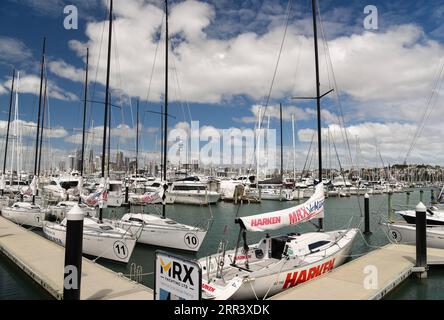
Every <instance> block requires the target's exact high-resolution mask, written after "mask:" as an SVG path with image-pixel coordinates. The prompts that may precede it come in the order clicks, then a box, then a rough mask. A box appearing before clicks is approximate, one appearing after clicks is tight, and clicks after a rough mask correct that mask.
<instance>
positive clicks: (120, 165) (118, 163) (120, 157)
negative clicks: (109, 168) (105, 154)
mask: <svg viewBox="0 0 444 320" xmlns="http://www.w3.org/2000/svg"><path fill="white" fill-rule="evenodd" d="M123 165H124V163H123V152H122V151H119V152H117V155H116V169H117V170H123Z"/></svg>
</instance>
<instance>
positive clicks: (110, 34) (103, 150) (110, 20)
mask: <svg viewBox="0 0 444 320" xmlns="http://www.w3.org/2000/svg"><path fill="white" fill-rule="evenodd" d="M112 33H113V0H110V7H109V30H108V60H107V65H106V87H105V117H104V120H103V143H102V178H104V177H105V158H106V133H107V130H108V128H107V126H108V108H109V76H110V68H111V41H112Z"/></svg>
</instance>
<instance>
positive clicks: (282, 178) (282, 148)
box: [279, 103, 284, 182]
mask: <svg viewBox="0 0 444 320" xmlns="http://www.w3.org/2000/svg"><path fill="white" fill-rule="evenodd" d="M279 119H280V127H281V128H280V131H281V174H280V175H281V182H283V180H284V145H283V142H284V139H283V133H282V103H279Z"/></svg>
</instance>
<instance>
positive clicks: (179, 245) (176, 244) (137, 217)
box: [115, 213, 207, 252]
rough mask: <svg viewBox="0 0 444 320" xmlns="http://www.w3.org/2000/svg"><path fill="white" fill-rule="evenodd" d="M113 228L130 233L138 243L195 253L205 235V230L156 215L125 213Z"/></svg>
mask: <svg viewBox="0 0 444 320" xmlns="http://www.w3.org/2000/svg"><path fill="white" fill-rule="evenodd" d="M115 226H117V227H119V228H122V229H125V230H129V231H131V232H132V233H133V234H134V235H135V236H136V237H137V242H139V243H144V244H149V245H154V246H159V247H167V248H173V249H179V250H187V251H195V252H196V251H199V249H200V246H201V245H202V242H203V240H204V239H205V236H206V234H207V230H204V229H201V228H198V227H194V226H189V225H186V224H182V223H178V222H176V221H174V220H172V219H168V218H162V217H161V216H159V215H156V214H142V213H127V214H125V215H124V216H123V217H122V219H121V220H120V221H118V222H116V223H115Z"/></svg>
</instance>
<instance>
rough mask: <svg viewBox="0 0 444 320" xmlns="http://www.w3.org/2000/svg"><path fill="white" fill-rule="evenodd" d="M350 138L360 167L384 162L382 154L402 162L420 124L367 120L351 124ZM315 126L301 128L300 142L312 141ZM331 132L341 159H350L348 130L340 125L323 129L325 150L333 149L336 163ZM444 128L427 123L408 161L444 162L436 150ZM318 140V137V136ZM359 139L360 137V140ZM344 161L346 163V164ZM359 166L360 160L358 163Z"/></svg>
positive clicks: (388, 158) (443, 133)
mask: <svg viewBox="0 0 444 320" xmlns="http://www.w3.org/2000/svg"><path fill="white" fill-rule="evenodd" d="M346 130H347V133H348V137H349V145H350V149H351V150H350V151H351V153H352V157H353V159H354V162H355V161H356V159H358V162H359V163H358V164H357V165H358V166H367V165H379V166H380V165H382V163H381V159H380V156H379V153H380V154H381V157H382V159H383V161H384V163H385V164H386V165H387V163H392V164H393V163H402V162H403V161H404V159H405V157H406V155H407V151H408V149H409V147H410V143H411V140H412V137H413V135H414V133H415V131H416V126H415V125H412V124H407V123H396V122H389V123H374V122H365V123H361V124H357V125H351V126H348V127H347V129H346ZM315 133H316V132H315V130H313V129H301V130H299V131H298V138H299V140H300V142H303V143H310V141H311V139H312V137H313V135H314V134H315ZM328 134H330V137H331V140H333V141H334V144H335V145H336V148H337V150H338V154H339V156H340V159H341V161H344V163H345V162H347V163H346V165H350V163H349V162H348V161H345V159H348V152H349V151H348V147H347V146H346V143H345V141H344V138H343V136H344V135H343V134H344V129H343V128H341V127H340V126H338V125H336V124H332V125H329V126H328V128H323V129H322V136H323V143H324V144H323V150H324V151H323V152H326V150H327V149H328V148H330V152H331V154H332V158H333V162H336V155H335V151H334V145H333V143H332V142H331V143H330V145H328V144H327V142H328V139H327V136H328ZM443 135H444V128H443V127H442V126H427V127H426V128H425V129H424V134H423V136H422V137H420V138H419V139H418V142H417V143H416V145H415V147H414V148H413V152H412V153H411V155H410V156H408V157H407V162H408V163H427V164H436V163H443V162H444V155H443V154H442V153H441V152H436V150H441V148H442V139H441V137H442V136H443ZM314 137H315V141H314V143H316V141H317V140H316V139H317V136H316V135H315V136H314ZM356 138H357V139H358V140H356ZM357 141H358V150H359V155H358V156H357V157H356V142H357ZM344 163H343V165H344ZM355 165H356V163H355Z"/></svg>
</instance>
